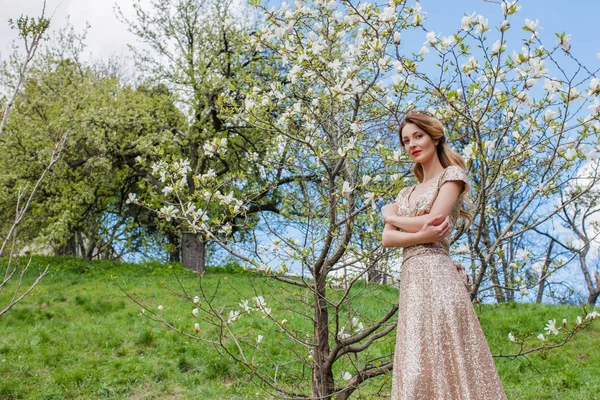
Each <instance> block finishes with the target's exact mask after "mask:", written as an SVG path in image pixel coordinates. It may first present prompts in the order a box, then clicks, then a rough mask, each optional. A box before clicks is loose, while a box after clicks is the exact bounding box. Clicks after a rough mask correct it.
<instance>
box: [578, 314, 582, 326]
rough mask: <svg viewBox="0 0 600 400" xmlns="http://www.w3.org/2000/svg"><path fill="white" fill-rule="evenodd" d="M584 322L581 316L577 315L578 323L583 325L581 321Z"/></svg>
mask: <svg viewBox="0 0 600 400" xmlns="http://www.w3.org/2000/svg"><path fill="white" fill-rule="evenodd" d="M582 322H583V321H582V319H581V317H579V316H578V317H577V325H581V323H582Z"/></svg>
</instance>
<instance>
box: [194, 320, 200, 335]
mask: <svg viewBox="0 0 600 400" xmlns="http://www.w3.org/2000/svg"><path fill="white" fill-rule="evenodd" d="M194 331H195V332H196V333H198V332H200V324H199V323H197V322H196V323H195V324H194Z"/></svg>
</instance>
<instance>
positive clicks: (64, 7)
mask: <svg viewBox="0 0 600 400" xmlns="http://www.w3.org/2000/svg"><path fill="white" fill-rule="evenodd" d="M147 1H148V0H142V3H145V2H147ZM1 2H2V7H0V53H1V54H2V56H3V58H4V57H5V56H6V53H7V51H8V50H9V49H10V42H11V41H12V39H14V37H15V35H14V31H11V30H10V29H9V28H8V24H7V20H8V18H15V17H18V16H19V15H21V14H27V15H38V13H39V10H41V7H42V4H43V0H1ZM289 2H290V3H291V2H293V0H289ZM118 3H119V6H120V7H122V8H123V10H124V12H125V14H126V15H127V14H129V15H131V13H132V7H131V5H132V3H133V1H132V0H119V2H118ZM273 3H276V2H273ZM409 3H413V1H410V2H409ZM46 4H47V6H46V9H47V11H48V13H53V14H54V19H53V26H54V28H55V29H56V28H59V27H62V26H64V24H65V23H66V18H67V15H70V16H71V22H72V23H73V24H74V25H75V27H76V28H77V29H83V27H84V26H85V21H88V22H89V23H90V25H91V28H90V31H89V34H88V41H87V42H88V51H89V52H91V53H92V54H93V55H94V56H95V57H98V58H106V57H108V56H110V55H113V54H116V55H124V54H126V53H127V47H126V44H127V43H134V38H133V37H132V36H131V35H130V34H129V33H128V32H127V29H126V28H125V27H124V26H123V24H121V23H120V22H119V21H118V20H117V18H116V17H115V15H114V12H113V6H114V4H115V2H114V1H110V0H109V1H107V0H47V1H46ZM381 4H384V3H383V2H381ZM519 4H520V5H521V10H520V11H519V13H518V14H517V16H516V17H514V18H513V21H515V24H514V25H513V28H516V29H513V30H512V31H513V32H515V33H517V32H516V31H519V32H520V33H522V34H524V33H525V32H522V31H521V30H520V27H521V26H522V25H523V21H524V20H525V18H530V19H539V20H540V26H541V27H542V28H543V29H540V30H539V32H540V35H541V37H542V39H546V40H544V41H548V39H549V40H550V41H549V42H548V43H549V44H550V43H554V41H555V39H554V32H562V31H566V32H567V33H570V34H571V35H572V38H573V41H572V43H573V50H572V51H573V53H574V54H575V55H576V57H578V58H580V59H581V60H582V61H583V63H584V64H585V65H588V66H590V67H594V66H598V65H600V60H598V58H596V54H597V53H598V52H600V39H598V37H597V36H596V30H597V24H598V15H600V1H597V0H596V1H594V0H571V1H569V2H568V4H567V2H564V1H559V0H546V1H543V0H523V1H520V2H519ZM421 5H422V7H423V10H425V11H426V12H427V15H428V21H427V22H426V26H427V27H428V28H429V29H433V30H435V31H436V33H438V32H439V33H441V34H443V35H447V34H450V33H451V32H453V31H455V30H456V29H457V28H459V27H460V19H461V17H462V16H463V14H464V13H465V12H469V13H471V12H473V11H476V12H477V13H479V14H482V15H484V16H485V17H487V18H490V25H492V24H494V22H497V21H498V20H499V18H500V15H501V14H500V5H499V4H497V3H491V2H486V1H483V0H463V1H456V0H453V1H449V0H422V1H421ZM517 23H518V24H517ZM424 40H425V38H424V35H423V38H422V39H419V42H418V44H419V45H420V44H421V43H422V42H423V41H424Z"/></svg>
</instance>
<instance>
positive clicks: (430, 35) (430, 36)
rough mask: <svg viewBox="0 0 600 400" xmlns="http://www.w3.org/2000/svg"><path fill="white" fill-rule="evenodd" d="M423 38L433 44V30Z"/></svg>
mask: <svg viewBox="0 0 600 400" xmlns="http://www.w3.org/2000/svg"><path fill="white" fill-rule="evenodd" d="M425 38H426V39H427V42H429V45H430V46H433V45H434V44H435V32H433V31H431V32H428V33H427V35H425Z"/></svg>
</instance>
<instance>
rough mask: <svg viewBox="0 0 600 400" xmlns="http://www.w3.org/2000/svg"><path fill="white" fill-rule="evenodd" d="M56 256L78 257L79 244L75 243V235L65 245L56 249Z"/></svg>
mask: <svg viewBox="0 0 600 400" xmlns="http://www.w3.org/2000/svg"><path fill="white" fill-rule="evenodd" d="M54 255H55V256H76V255H77V243H76V242H75V235H73V236H71V237H70V238H69V239H68V240H67V242H66V243H65V244H63V245H62V246H60V247H57V248H54Z"/></svg>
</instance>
